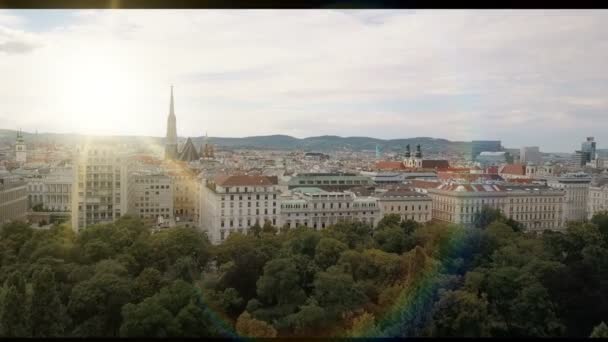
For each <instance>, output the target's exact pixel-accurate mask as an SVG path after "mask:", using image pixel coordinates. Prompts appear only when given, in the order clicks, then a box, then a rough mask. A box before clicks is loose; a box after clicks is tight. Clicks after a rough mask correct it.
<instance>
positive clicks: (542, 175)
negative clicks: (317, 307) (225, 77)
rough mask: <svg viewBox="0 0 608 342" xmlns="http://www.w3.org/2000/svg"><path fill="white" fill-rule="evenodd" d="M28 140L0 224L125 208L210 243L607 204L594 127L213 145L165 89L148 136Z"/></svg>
mask: <svg viewBox="0 0 608 342" xmlns="http://www.w3.org/2000/svg"><path fill="white" fill-rule="evenodd" d="M13 137H14V136H13ZM30 137H32V140H35V139H37V137H35V136H34V137H33V136H32V135H30ZM11 139H12V138H11ZM27 140H28V139H26V134H24V133H22V132H21V131H19V132H18V133H17V136H16V139H15V140H14V142H13V143H11V144H9V145H7V146H4V147H3V146H0V222H3V223H4V222H8V221H10V220H14V219H19V220H25V221H28V222H30V223H31V224H32V225H36V226H40V227H43V226H45V225H48V224H49V223H51V222H54V221H56V220H58V219H62V220H69V222H70V223H71V225H72V228H73V229H74V230H82V229H86V228H87V227H90V226H92V225H98V224H104V223H109V222H112V221H114V220H116V219H117V218H118V217H120V216H122V215H125V214H128V215H131V216H133V217H137V218H139V219H141V220H142V221H143V222H146V223H147V224H149V225H150V226H151V227H153V229H171V228H172V227H177V226H188V227H195V228H197V229H200V230H201V231H202V232H205V233H206V234H207V236H208V237H209V239H210V241H211V242H212V243H221V242H222V241H224V240H226V239H227V238H228V236H230V235H231V234H235V233H247V232H249V231H250V230H251V229H252V228H253V227H254V226H256V225H257V226H264V225H272V226H275V227H278V228H284V229H293V228H295V227H298V226H304V227H309V228H311V229H324V228H326V227H328V226H330V225H333V224H336V223H339V222H362V223H365V224H369V225H370V226H372V227H375V226H376V225H377V224H378V222H379V221H380V220H381V219H382V218H383V217H384V216H385V215H388V214H394V215H398V216H399V217H401V218H402V219H407V220H414V221H417V222H420V223H424V222H429V221H433V220H435V221H444V222H451V223H457V224H461V225H462V226H463V227H465V228H468V227H471V226H472V225H473V221H474V220H473V219H474V217H475V215H476V214H477V213H479V212H480V211H481V210H482V208H483V207H492V208H496V209H499V210H501V211H502V212H503V213H504V214H505V215H506V216H507V217H508V218H512V219H514V220H516V221H518V222H520V223H521V224H522V225H523V226H524V228H525V229H526V230H528V231H532V232H538V231H542V230H547V229H552V230H559V229H563V228H564V227H565V226H566V224H567V222H569V221H584V220H588V219H590V218H591V217H592V215H593V214H595V213H598V212H600V211H604V210H608V181H607V179H608V170H607V169H606V168H605V167H604V162H603V160H604V159H605V158H606V157H608V153H607V152H606V150H602V149H597V146H596V141H595V138H594V137H587V138H586V140H585V141H584V142H583V143H582V144H581V149H580V150H577V151H575V152H574V153H572V154H548V153H541V151H540V148H539V147H538V146H521V147H520V148H519V149H507V148H504V147H503V146H502V143H501V141H500V140H483V141H481V140H478V141H472V142H471V143H470V154H469V153H468V152H469V151H468V147H467V148H466V149H462V148H461V149H460V150H456V149H454V150H437V148H434V147H433V146H429V145H430V144H432V142H429V145H427V144H426V143H425V144H424V146H423V144H420V143H415V144H409V143H408V144H405V146H403V145H401V146H400V147H399V149H398V150H396V149H394V148H393V149H391V148H384V147H383V148H382V149H381V148H380V145H379V144H376V145H375V149H368V150H365V151H361V150H355V149H352V150H348V149H336V150H333V151H332V150H322V152H321V151H315V150H312V149H309V150H305V149H298V150H285V149H280V148H277V149H271V148H260V149H253V148H247V149H245V148H236V147H230V146H222V148H221V149H218V150H216V148H215V146H214V145H213V144H211V142H210V139H209V137H208V136H207V134H205V136H204V137H198V138H196V137H188V138H186V139H185V140H182V141H183V143H182V144H181V146H180V143H179V140H178V135H177V118H176V115H175V100H174V92H173V87H171V94H170V103H169V115H168V117H167V127H166V136H165V139H164V142H163V143H161V144H160V146H158V145H155V146H147V145H145V144H143V145H142V144H141V143H137V142H130V143H125V142H124V141H122V140H120V139H105V140H104V139H101V138H100V139H92V138H91V139H87V140H85V141H81V142H80V143H78V144H73V145H72V144H55V143H53V144H51V143H41V142H40V141H36V142H34V141H31V142H30V141H27ZM411 146H414V148H412V147H411ZM466 146H469V145H466ZM423 147H424V153H423ZM514 156H515V157H514Z"/></svg>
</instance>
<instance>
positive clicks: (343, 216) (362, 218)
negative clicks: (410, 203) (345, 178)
mask: <svg viewBox="0 0 608 342" xmlns="http://www.w3.org/2000/svg"><path fill="white" fill-rule="evenodd" d="M381 218H382V214H381V212H380V207H379V206H378V199H376V198H374V197H371V196H357V195H355V194H354V193H352V192H350V191H345V192H333V191H325V190H322V189H320V188H314V187H310V188H308V187H304V188H295V189H293V190H292V193H291V195H290V196H288V197H287V198H282V199H281V221H280V222H281V223H280V225H281V226H285V227H288V228H295V227H297V226H306V227H311V228H314V229H323V228H325V227H328V226H331V225H333V224H336V223H338V222H341V221H348V222H352V221H359V222H363V223H367V224H369V225H371V226H372V227H375V226H376V225H377V224H378V221H380V219H381Z"/></svg>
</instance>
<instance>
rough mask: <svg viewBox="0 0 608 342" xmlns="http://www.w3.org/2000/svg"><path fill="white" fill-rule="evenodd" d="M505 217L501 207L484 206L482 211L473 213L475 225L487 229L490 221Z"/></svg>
mask: <svg viewBox="0 0 608 342" xmlns="http://www.w3.org/2000/svg"><path fill="white" fill-rule="evenodd" d="M502 217H503V215H502V212H501V211H500V209H494V208H492V207H489V206H483V207H482V208H481V211H479V212H476V213H475V214H474V215H473V226H474V227H475V228H479V229H486V228H487V227H488V226H489V225H490V223H492V222H494V221H498V220H500V219H501V218H502Z"/></svg>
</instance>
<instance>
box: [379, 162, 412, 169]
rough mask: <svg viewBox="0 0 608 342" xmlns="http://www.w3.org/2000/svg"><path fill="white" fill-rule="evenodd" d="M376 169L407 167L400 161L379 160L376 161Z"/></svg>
mask: <svg viewBox="0 0 608 342" xmlns="http://www.w3.org/2000/svg"><path fill="white" fill-rule="evenodd" d="M376 169H378V170H405V169H406V167H405V165H404V164H403V162H400V161H379V162H376Z"/></svg>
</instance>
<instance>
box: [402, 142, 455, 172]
mask: <svg viewBox="0 0 608 342" xmlns="http://www.w3.org/2000/svg"><path fill="white" fill-rule="evenodd" d="M405 148H406V152H405V160H404V161H403V164H404V165H405V166H406V167H409V168H417V169H435V170H445V169H447V168H449V167H450V163H449V161H447V160H433V159H423V158H422V149H421V146H420V144H418V145H416V153H414V156H413V157H412V155H411V152H410V145H409V144H408V145H407V146H406V147H405Z"/></svg>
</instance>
